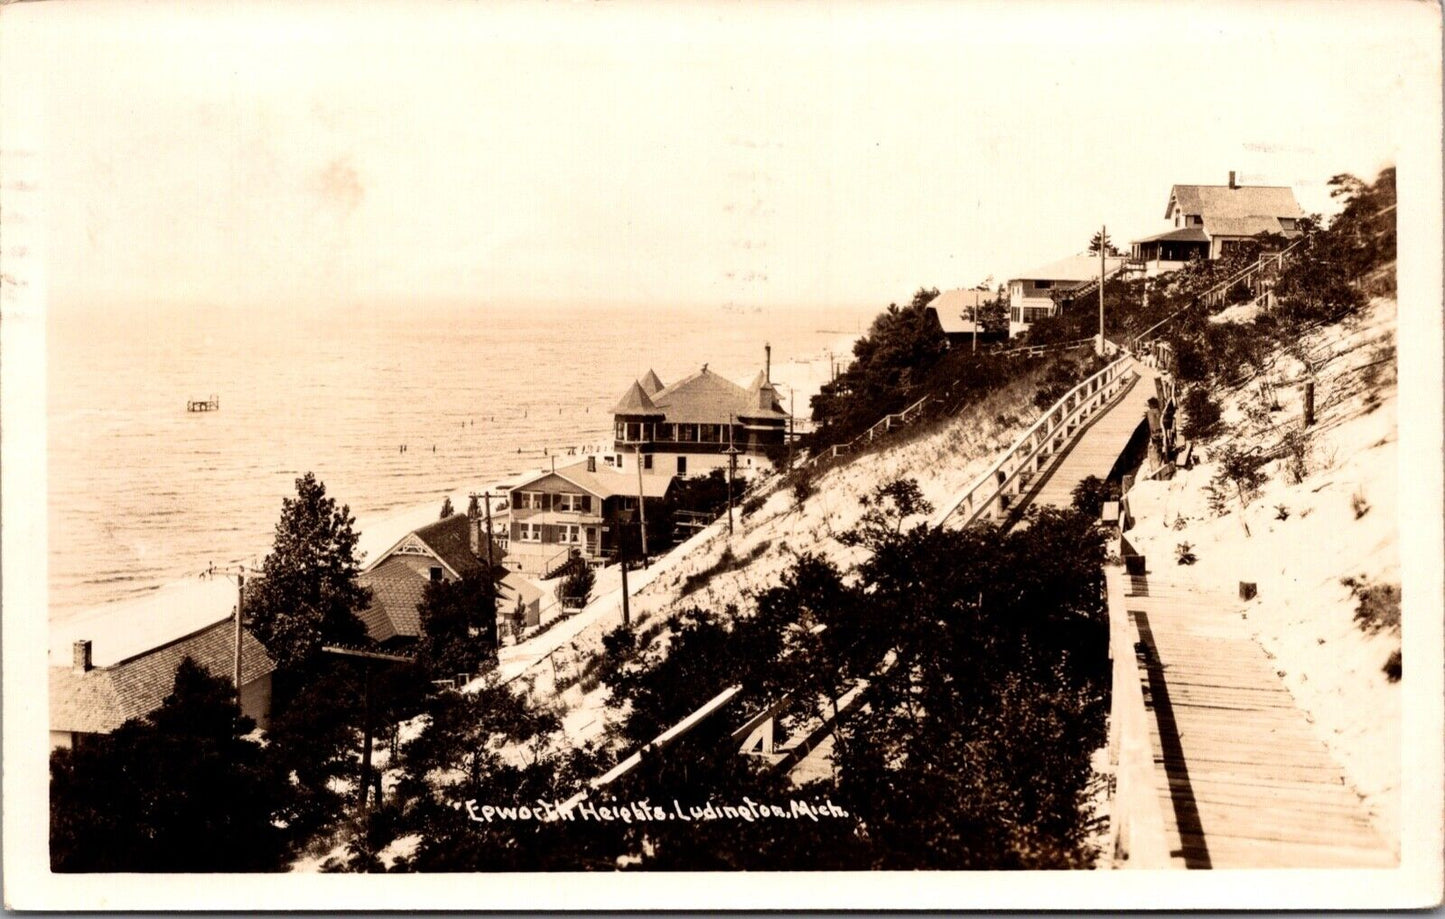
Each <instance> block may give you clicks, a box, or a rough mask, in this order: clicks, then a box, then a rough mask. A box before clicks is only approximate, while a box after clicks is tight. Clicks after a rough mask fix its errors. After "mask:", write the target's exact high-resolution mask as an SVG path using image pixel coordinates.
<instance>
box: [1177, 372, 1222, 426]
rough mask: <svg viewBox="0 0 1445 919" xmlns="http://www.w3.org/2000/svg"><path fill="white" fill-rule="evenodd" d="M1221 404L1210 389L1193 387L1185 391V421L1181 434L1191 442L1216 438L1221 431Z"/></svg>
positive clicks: (1198, 386)
mask: <svg viewBox="0 0 1445 919" xmlns="http://www.w3.org/2000/svg"><path fill="white" fill-rule="evenodd" d="M1219 418H1220V410H1219V402H1218V401H1217V400H1216V399H1215V398H1214V395H1213V393H1211V392H1210V391H1209V389H1208V387H1206V386H1204V385H1202V384H1194V385H1191V386H1190V387H1189V388H1188V389H1186V390H1185V391H1184V421H1183V423H1182V424H1181V425H1180V432H1181V433H1182V434H1183V435H1184V436H1185V437H1187V438H1189V439H1190V440H1202V439H1205V438H1208V437H1212V436H1214V434H1215V432H1217V431H1218V430H1219Z"/></svg>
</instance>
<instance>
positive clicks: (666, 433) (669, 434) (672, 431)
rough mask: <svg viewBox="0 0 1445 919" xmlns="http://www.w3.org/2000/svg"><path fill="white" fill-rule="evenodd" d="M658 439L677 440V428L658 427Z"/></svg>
mask: <svg viewBox="0 0 1445 919" xmlns="http://www.w3.org/2000/svg"><path fill="white" fill-rule="evenodd" d="M657 439H658V440H664V441H671V440H675V439H677V426H676V425H674V424H659V425H658V426H657Z"/></svg>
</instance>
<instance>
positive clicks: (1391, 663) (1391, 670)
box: [1380, 648, 1401, 683]
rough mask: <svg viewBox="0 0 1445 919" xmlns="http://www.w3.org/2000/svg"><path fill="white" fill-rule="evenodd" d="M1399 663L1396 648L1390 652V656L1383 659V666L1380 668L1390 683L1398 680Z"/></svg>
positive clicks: (1397, 649) (1398, 650) (1398, 652)
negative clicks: (1385, 659)
mask: <svg viewBox="0 0 1445 919" xmlns="http://www.w3.org/2000/svg"><path fill="white" fill-rule="evenodd" d="M1400 663H1401V662H1400V649H1399V648H1396V649H1395V650H1394V651H1391V652H1390V658H1389V660H1387V661H1385V666H1383V667H1381V668H1380V669H1381V670H1382V671H1384V674H1385V679H1387V680H1389V681H1390V682H1391V683H1398V682H1400V675H1401V674H1400Z"/></svg>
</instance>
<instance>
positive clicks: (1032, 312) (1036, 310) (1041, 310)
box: [1023, 306, 1053, 322]
mask: <svg viewBox="0 0 1445 919" xmlns="http://www.w3.org/2000/svg"><path fill="white" fill-rule="evenodd" d="M1052 312H1053V309H1052V308H1051V307H1047V306H1026V307H1024V308H1023V314H1024V315H1023V321H1024V322H1038V321H1039V320H1040V319H1046V318H1048V316H1049V314H1051V313H1052Z"/></svg>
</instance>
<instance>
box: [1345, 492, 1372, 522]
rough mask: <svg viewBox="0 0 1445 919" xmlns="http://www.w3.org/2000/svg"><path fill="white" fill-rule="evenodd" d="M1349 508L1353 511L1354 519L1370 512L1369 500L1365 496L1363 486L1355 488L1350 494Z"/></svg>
mask: <svg viewBox="0 0 1445 919" xmlns="http://www.w3.org/2000/svg"><path fill="white" fill-rule="evenodd" d="M1350 509H1351V510H1353V511H1354V512H1355V519H1356V520H1359V519H1360V518H1361V517H1363V516H1365V515H1366V514H1368V513H1369V512H1370V502H1369V501H1368V500H1367V499H1366V498H1365V490H1364V489H1363V488H1356V489H1355V493H1354V494H1352V495H1350Z"/></svg>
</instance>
